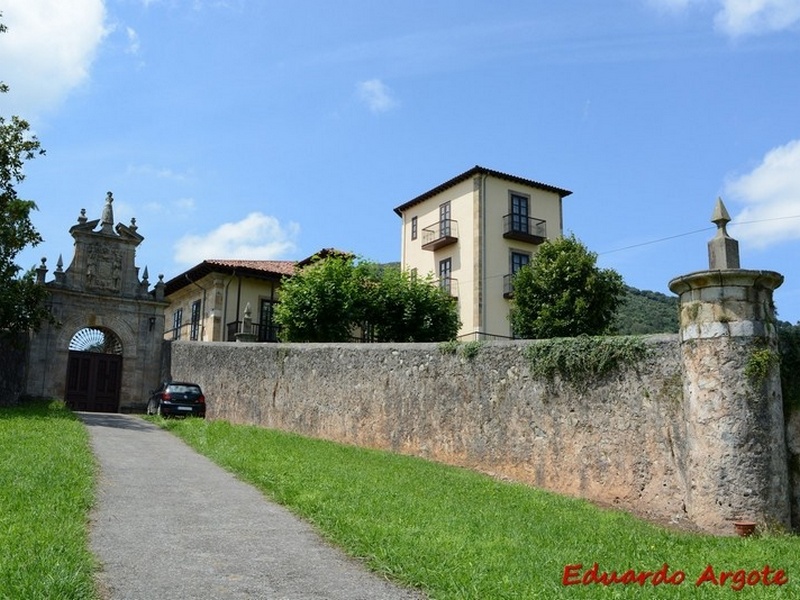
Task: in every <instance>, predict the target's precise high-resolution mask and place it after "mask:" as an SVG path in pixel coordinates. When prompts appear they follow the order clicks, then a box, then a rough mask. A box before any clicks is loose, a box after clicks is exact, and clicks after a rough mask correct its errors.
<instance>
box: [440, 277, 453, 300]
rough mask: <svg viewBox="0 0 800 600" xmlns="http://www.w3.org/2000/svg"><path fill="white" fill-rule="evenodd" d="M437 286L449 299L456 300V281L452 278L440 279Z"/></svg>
mask: <svg viewBox="0 0 800 600" xmlns="http://www.w3.org/2000/svg"><path fill="white" fill-rule="evenodd" d="M437 284H438V285H439V287H440V288H441V289H442V290H444V291H445V292H446V293H447V294H448V295H449V296H450V297H451V298H458V279H453V278H452V277H441V278H440V279H439V281H438V282H437Z"/></svg>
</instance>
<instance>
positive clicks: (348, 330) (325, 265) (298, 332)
mask: <svg viewBox="0 0 800 600" xmlns="http://www.w3.org/2000/svg"><path fill="white" fill-rule="evenodd" d="M363 273H364V269H363V268H361V269H358V268H357V266H356V264H355V261H354V259H353V258H350V257H345V256H330V257H327V258H323V259H320V260H317V261H314V262H313V263H311V264H310V265H308V266H306V267H304V268H302V269H301V270H300V271H298V272H297V273H295V274H294V275H293V276H292V277H291V278H288V279H285V280H284V282H283V284H282V285H281V301H280V303H279V304H278V306H277V307H276V308H275V321H276V322H277V323H278V325H280V327H281V339H283V340H285V341H289V342H346V341H349V340H350V338H351V336H352V334H353V329H354V327H355V326H356V325H357V324H359V323H361V321H362V320H363V316H364V306H363V294H362V292H361V287H362V284H363V282H362V281H361V280H362V279H363Z"/></svg>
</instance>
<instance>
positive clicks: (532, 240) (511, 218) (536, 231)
mask: <svg viewBox="0 0 800 600" xmlns="http://www.w3.org/2000/svg"><path fill="white" fill-rule="evenodd" d="M503 237H504V238H507V239H512V240H517V241H520V242H528V243H529V244H541V243H542V242H544V241H545V240H546V239H547V221H545V220H544V219H534V218H533V217H526V216H523V215H518V214H513V213H512V214H510V215H506V216H504V217H503Z"/></svg>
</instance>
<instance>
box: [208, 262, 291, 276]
mask: <svg viewBox="0 0 800 600" xmlns="http://www.w3.org/2000/svg"><path fill="white" fill-rule="evenodd" d="M203 262H205V263H206V264H208V265H212V266H218V267H222V268H225V269H248V270H251V271H259V272H262V273H272V274H276V273H277V274H280V275H294V271H295V264H297V263H296V261H293V260H238V259H215V258H212V259H209V260H206V261H203Z"/></svg>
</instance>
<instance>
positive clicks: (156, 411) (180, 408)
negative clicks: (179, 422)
mask: <svg viewBox="0 0 800 600" xmlns="http://www.w3.org/2000/svg"><path fill="white" fill-rule="evenodd" d="M147 414H148V415H161V416H164V417H168V416H187V415H189V416H195V417H201V418H205V416H206V398H205V396H203V390H201V389H200V386H199V385H197V384H196V383H186V382H182V381H170V382H169V383H162V384H161V386H160V387H159V388H158V389H157V390H155V391H154V392H153V394H152V395H151V396H150V399H149V400H148V401H147Z"/></svg>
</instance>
